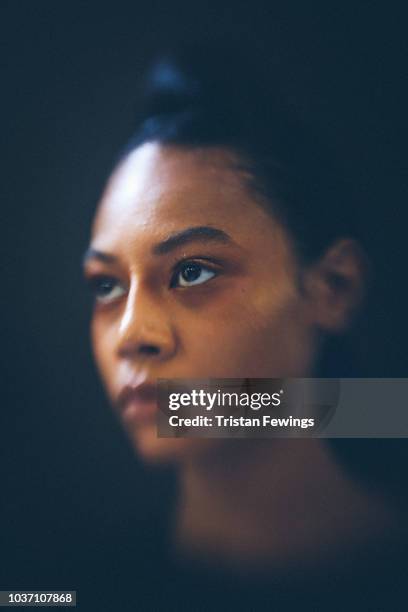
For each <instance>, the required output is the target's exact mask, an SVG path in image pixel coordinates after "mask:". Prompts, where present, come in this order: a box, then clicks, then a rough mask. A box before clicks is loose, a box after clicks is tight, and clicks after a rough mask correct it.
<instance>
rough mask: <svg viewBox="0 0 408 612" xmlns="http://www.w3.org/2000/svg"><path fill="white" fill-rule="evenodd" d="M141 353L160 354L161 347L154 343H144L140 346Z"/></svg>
mask: <svg viewBox="0 0 408 612" xmlns="http://www.w3.org/2000/svg"><path fill="white" fill-rule="evenodd" d="M139 353H142V354H143V355H158V354H159V353H160V349H159V348H158V347H157V346H154V345H153V344H142V345H141V346H140V347H139Z"/></svg>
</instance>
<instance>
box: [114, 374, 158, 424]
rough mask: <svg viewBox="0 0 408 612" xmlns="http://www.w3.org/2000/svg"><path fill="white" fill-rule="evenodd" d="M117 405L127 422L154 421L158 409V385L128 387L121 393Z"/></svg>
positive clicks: (146, 384)
mask: <svg viewBox="0 0 408 612" xmlns="http://www.w3.org/2000/svg"><path fill="white" fill-rule="evenodd" d="M117 405H118V408H119V413H120V415H121V417H122V418H123V419H124V421H126V422H136V423H144V422H151V421H153V420H154V417H155V415H156V413H157V409H158V408H157V386H156V384H154V383H147V382H145V383H142V384H139V385H126V386H125V387H123V389H122V390H121V392H120V393H119V396H118V400H117Z"/></svg>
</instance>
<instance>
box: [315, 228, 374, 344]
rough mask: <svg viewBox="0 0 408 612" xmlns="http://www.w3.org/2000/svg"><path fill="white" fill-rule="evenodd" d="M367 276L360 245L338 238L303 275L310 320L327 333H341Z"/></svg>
mask: <svg viewBox="0 0 408 612" xmlns="http://www.w3.org/2000/svg"><path fill="white" fill-rule="evenodd" d="M368 279H369V262H368V258H367V256H366V254H365V252H364V250H363V249H362V247H361V246H360V245H359V244H358V243H357V242H356V241H355V240H352V239H349V238H344V239H341V240H337V241H336V242H335V243H333V244H332V245H331V246H330V247H329V248H328V249H327V250H326V252H325V253H324V255H323V256H322V257H321V258H320V259H319V261H317V262H315V263H314V264H312V265H311V266H310V267H309V268H308V269H307V271H306V272H305V275H304V282H303V288H304V294H305V297H306V300H307V302H308V307H309V316H310V318H311V322H312V323H313V324H314V325H315V326H316V327H318V328H320V329H321V330H323V331H326V332H328V333H333V334H336V333H341V332H343V331H345V330H346V329H347V328H348V327H349V326H350V324H351V322H352V319H353V316H354V315H355V313H356V312H357V311H358V310H359V309H360V308H361V306H362V303H363V301H364V296H365V294H366V289H367V285H368Z"/></svg>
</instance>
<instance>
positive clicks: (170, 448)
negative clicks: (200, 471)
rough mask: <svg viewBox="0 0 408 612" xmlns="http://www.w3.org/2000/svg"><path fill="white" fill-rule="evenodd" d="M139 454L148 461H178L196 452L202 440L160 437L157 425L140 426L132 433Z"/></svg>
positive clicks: (159, 462) (132, 439) (164, 462)
mask: <svg viewBox="0 0 408 612" xmlns="http://www.w3.org/2000/svg"><path fill="white" fill-rule="evenodd" d="M130 438H131V443H132V446H133V447H134V449H135V451H136V453H137V454H138V456H139V457H140V458H141V459H142V460H143V461H145V462H146V463H152V464H153V463H158V464H166V463H178V462H180V461H182V460H183V459H187V458H188V457H189V456H191V455H193V454H194V448H195V447H197V446H200V440H197V439H192V438H159V437H158V435H157V428H156V426H155V425H154V426H153V425H152V426H146V427H140V428H138V429H137V431H134V432H132V433H131V434H130Z"/></svg>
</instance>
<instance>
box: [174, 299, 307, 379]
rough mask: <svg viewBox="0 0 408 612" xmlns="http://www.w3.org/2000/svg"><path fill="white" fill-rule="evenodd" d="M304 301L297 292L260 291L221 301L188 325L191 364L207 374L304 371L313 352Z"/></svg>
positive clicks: (277, 374) (237, 375) (268, 374)
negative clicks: (246, 297)
mask: <svg viewBox="0 0 408 612" xmlns="http://www.w3.org/2000/svg"><path fill="white" fill-rule="evenodd" d="M308 336H309V334H308V329H307V327H306V326H305V325H304V323H303V317H302V308H301V303H300V301H299V300H298V298H297V297H296V296H293V295H292V294H288V295H286V296H284V295H282V294H281V295H275V296H271V295H258V296H256V299H252V300H251V301H248V300H246V301H240V302H237V301H236V300H232V301H231V302H230V303H229V305H228V307H225V305H221V304H218V307H217V309H215V308H214V309H212V310H209V311H207V313H206V316H205V317H202V318H201V319H200V321H199V322H197V324H196V325H193V324H192V326H191V328H190V329H188V328H187V327H186V326H185V343H184V344H185V346H186V347H187V351H186V352H188V355H189V363H190V366H189V369H194V371H195V374H196V375H198V376H202V377H208V376H209V377H218V378H228V377H232V378H240V377H254V378H256V377H281V376H290V375H292V376H295V375H302V374H303V373H305V371H307V369H308V367H309V362H310V355H311V342H310V339H309V337H308Z"/></svg>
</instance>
